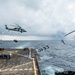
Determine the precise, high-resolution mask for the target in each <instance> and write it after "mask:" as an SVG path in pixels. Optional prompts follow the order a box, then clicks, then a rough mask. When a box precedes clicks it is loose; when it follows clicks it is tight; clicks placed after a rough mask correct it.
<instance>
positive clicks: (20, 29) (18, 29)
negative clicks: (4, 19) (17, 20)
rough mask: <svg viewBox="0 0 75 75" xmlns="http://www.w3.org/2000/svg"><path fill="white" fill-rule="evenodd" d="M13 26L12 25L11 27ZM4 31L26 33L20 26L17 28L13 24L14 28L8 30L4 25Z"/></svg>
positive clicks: (16, 25)
mask: <svg viewBox="0 0 75 75" xmlns="http://www.w3.org/2000/svg"><path fill="white" fill-rule="evenodd" d="M12 26H14V25H12ZM5 29H7V30H9V31H18V32H21V33H23V32H27V31H26V30H24V29H23V28H22V27H21V26H19V25H18V24H15V26H14V28H8V26H7V25H5Z"/></svg>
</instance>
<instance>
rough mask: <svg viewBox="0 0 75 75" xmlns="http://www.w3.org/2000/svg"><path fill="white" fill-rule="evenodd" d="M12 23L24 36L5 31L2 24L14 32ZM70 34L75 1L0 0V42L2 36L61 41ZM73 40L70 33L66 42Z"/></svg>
mask: <svg viewBox="0 0 75 75" xmlns="http://www.w3.org/2000/svg"><path fill="white" fill-rule="evenodd" d="M15 23H17V24H19V25H20V26H21V27H22V28H24V29H25V30H26V31H27V33H20V32H15V31H8V30H6V29H5V24H6V25H8V27H10V28H13V27H12V26H11V25H14V24H15ZM72 30H75V0H0V39H4V37H3V36H7V38H9V37H10V36H18V38H19V37H20V36H21V37H23V38H24V37H27V36H28V37H30V39H31V38H32V37H35V38H34V39H36V37H37V38H41V39H46V40H47V39H48V40H49V39H50V40H51V39H61V38H63V37H64V35H65V34H67V33H68V32H70V31H72ZM74 36H75V34H74V33H73V35H71V36H69V37H68V38H69V39H70V37H74ZM44 37H46V38H44ZM20 39H21V38H20Z"/></svg>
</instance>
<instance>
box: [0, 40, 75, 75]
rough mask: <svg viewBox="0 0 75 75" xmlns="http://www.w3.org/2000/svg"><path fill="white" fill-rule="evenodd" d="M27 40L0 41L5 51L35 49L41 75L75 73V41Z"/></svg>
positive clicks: (0, 45)
mask: <svg viewBox="0 0 75 75" xmlns="http://www.w3.org/2000/svg"><path fill="white" fill-rule="evenodd" d="M64 42H65V44H64V43H63V42H62V41H60V40H38V41H36V40H34V41H31V40H27V41H25V40H24V41H18V42H14V41H0V47H2V48H6V49H11V48H12V49H14V48H15V49H21V48H35V49H36V51H37V52H38V54H39V56H40V60H39V65H40V69H41V72H42V75H55V72H63V71H75V40H65V41H64Z"/></svg>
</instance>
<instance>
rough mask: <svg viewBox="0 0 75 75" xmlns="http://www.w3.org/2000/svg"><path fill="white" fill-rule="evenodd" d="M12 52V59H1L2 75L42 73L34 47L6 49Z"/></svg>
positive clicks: (0, 73)
mask: <svg viewBox="0 0 75 75" xmlns="http://www.w3.org/2000/svg"><path fill="white" fill-rule="evenodd" d="M1 53H2V54H3V53H4V54H5V53H11V54H12V56H11V58H10V59H0V75H41V74H39V68H38V67H37V66H38V65H37V64H36V62H37V61H36V60H35V53H36V51H35V50H34V49H24V50H18V49H17V50H4V51H2V52H1Z"/></svg>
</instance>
